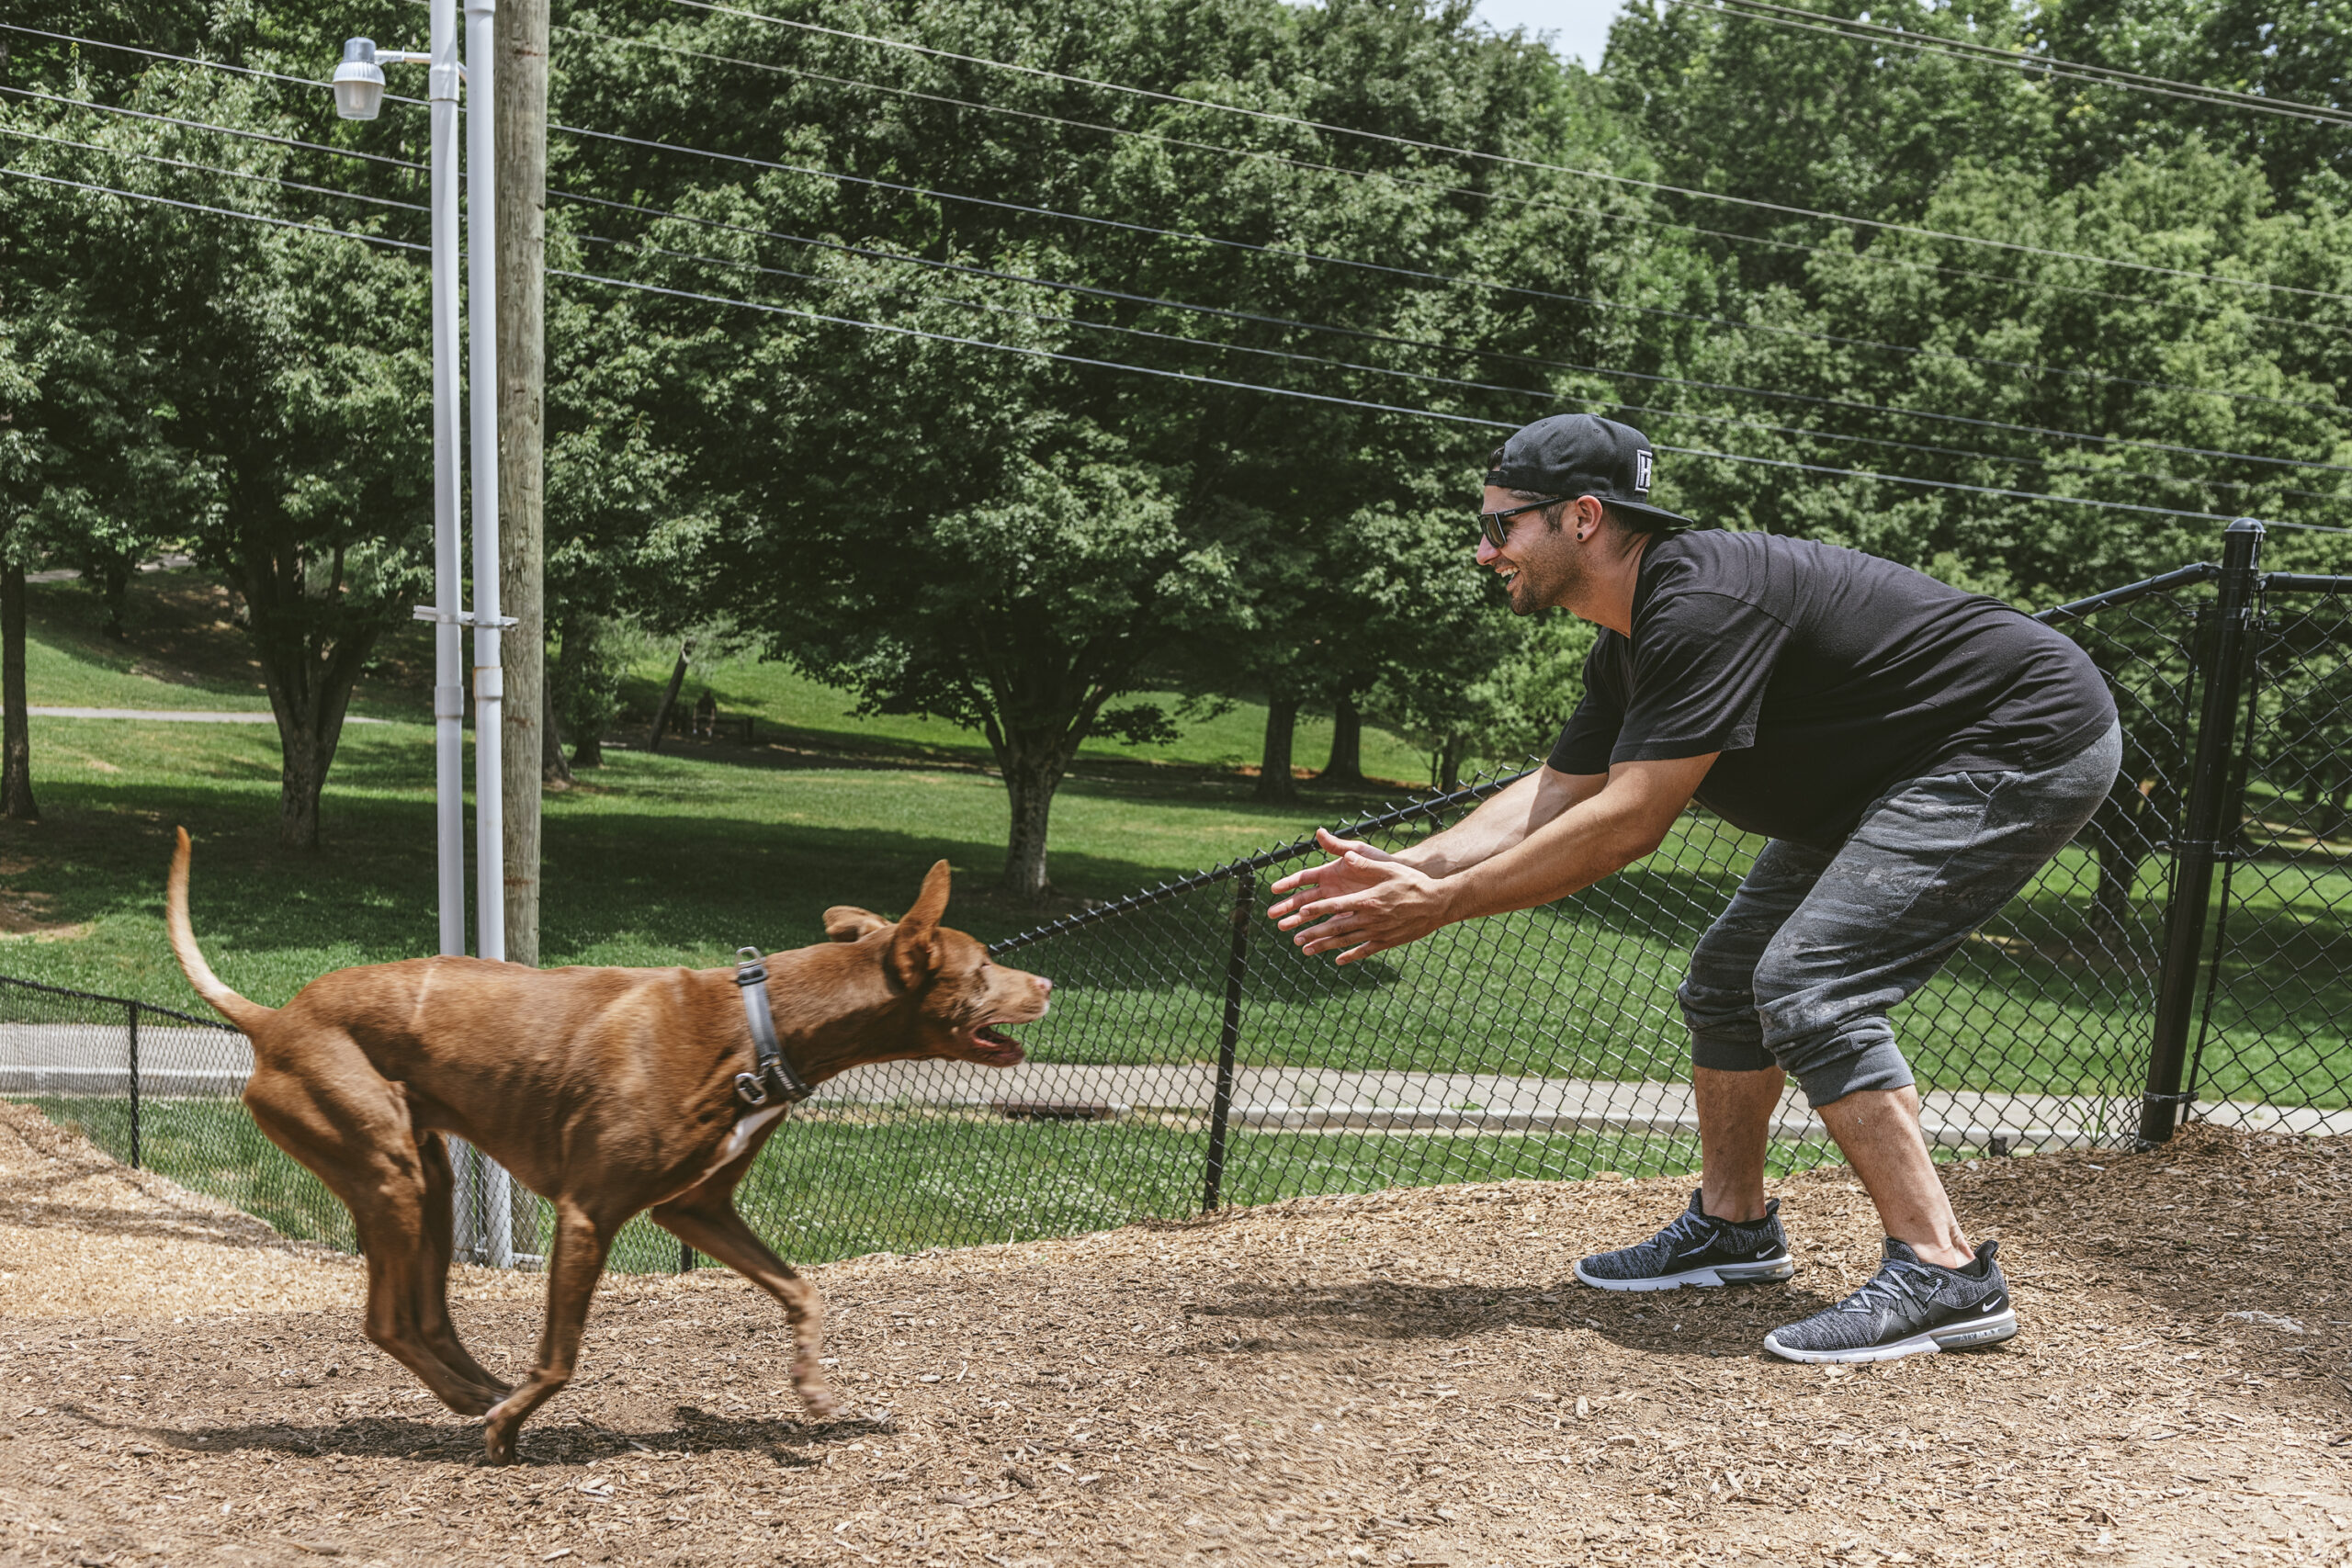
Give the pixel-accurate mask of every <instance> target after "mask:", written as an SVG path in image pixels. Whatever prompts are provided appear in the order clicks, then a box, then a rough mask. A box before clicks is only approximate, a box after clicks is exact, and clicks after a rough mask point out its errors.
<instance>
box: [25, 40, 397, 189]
mask: <svg viewBox="0 0 2352 1568" xmlns="http://www.w3.org/2000/svg"><path fill="white" fill-rule="evenodd" d="M199 63H201V62H199ZM0 93H8V94H13V95H14V96H17V97H20V98H39V99H40V100H41V101H42V102H43V103H51V104H62V105H64V106H65V107H68V108H76V109H96V110H97V111H98V112H99V113H100V114H112V115H122V116H125V117H126V118H130V119H147V120H154V121H156V122H158V123H159V124H163V125H178V126H185V127H187V129H188V130H217V131H219V132H220V134H221V135H223V136H237V137H243V139H244V140H245V141H266V142H269V143H271V144H272V145H274V146H278V147H298V148H300V149H301V150H302V151H303V152H325V153H329V154H331V155H333V156H334V157H337V158H357V159H360V160H362V161H363V162H366V163H369V164H384V165H385V166H387V167H388V168H394V169H410V170H413V171H415V172H416V173H418V174H423V173H424V164H412V163H410V162H409V161H408V160H407V159H405V158H388V157H386V156H385V155H384V154H383V153H381V152H358V151H357V150H356V149H354V148H350V147H330V146H328V145H326V144H325V143H324V142H321V141H299V140H297V139H296V138H294V137H291V136H272V135H270V134H269V133H268V132H267V131H262V130H239V129H238V128H237V127H235V126H232V125H215V124H213V123H212V122H211V121H210V120H203V119H182V118H179V117H178V116H176V115H168V114H155V113H153V112H152V111H150V110H147V109H133V108H125V107H123V106H122V105H120V104H101V103H95V102H92V101H91V100H90V99H88V98H61V97H59V96H57V95H56V94H54V93H43V92H39V91H36V90H35V89H33V88H30V87H10V86H6V85H0Z"/></svg>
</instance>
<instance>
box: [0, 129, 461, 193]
mask: <svg viewBox="0 0 2352 1568" xmlns="http://www.w3.org/2000/svg"><path fill="white" fill-rule="evenodd" d="M0 136H21V137H23V138H25V139H26V140H28V141H46V142H48V143H50V145H51V146H53V147H78V148H80V149H82V150H83V151H84V152H103V153H106V154H107V156H109V157H114V158H137V159H139V160H140V161H141V162H142V163H148V164H164V166H165V167H167V168H174V169H189V170H194V171H198V172H200V173H203V174H208V175H227V176H228V177H229V178H231V179H232V180H258V181H260V182H261V183H262V184H264V185H273V186H284V187H285V188H287V189H288V190H304V191H309V192H311V194H312V195H315V196H339V197H344V198H345V200H348V201H365V202H371V203H373V204H374V205H376V206H378V207H397V208H400V209H402V210H403V211H407V212H429V211H431V210H432V209H430V208H428V207H426V206H424V204H423V203H422V202H414V201H395V200H393V199H392V198H391V197H385V196H366V195H362V194H361V193H360V192H358V191H356V190H344V189H342V188H340V187H338V186H314V185H306V184H304V183H303V182H302V181H300V180H288V179H280V178H278V177H277V175H256V174H250V173H247V172H246V171H245V170H243V169H224V168H222V167H220V165H219V164H194V163H190V162H188V161H187V159H185V158H166V157H164V155H163V154H162V153H160V152H131V151H130V150H129V149H127V148H122V147H108V146H106V145H105V144H103V143H101V142H96V141H67V140H66V139H65V138H63V137H62V136H43V135H41V134H40V132H39V131H35V130H19V129H18V128H17V127H16V126H13V125H0Z"/></svg>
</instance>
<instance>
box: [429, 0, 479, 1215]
mask: <svg viewBox="0 0 2352 1568" xmlns="http://www.w3.org/2000/svg"><path fill="white" fill-rule="evenodd" d="M428 14H429V15H430V17H432V45H431V48H432V79H431V85H430V88H429V94H428V96H429V97H430V100H431V103H432V116H433V163H432V169H433V175H432V178H433V197H432V200H433V616H434V621H433V805H434V824H435V854H436V859H437V866H436V869H437V871H438V882H439V887H440V924H441V951H442V952H443V953H449V954H454V955H458V956H463V954H464V953H465V951H466V795H465V790H466V736H465V714H466V706H465V700H466V694H465V679H466V667H465V641H464V633H463V631H462V628H461V624H460V623H461V620H462V616H463V613H464V609H465V574H464V567H463V559H464V555H463V545H462V540H461V538H460V535H459V527H460V525H459V522H458V461H459V458H460V457H461V456H462V455H463V453H464V451H465V425H464V421H463V411H462V410H461V408H460V407H459V401H458V399H459V392H458V346H459V344H458V335H459V334H458V319H459V316H460V314H461V311H462V309H463V307H462V303H461V300H460V297H459V294H458V250H459V245H458V92H459V82H460V81H461V76H460V70H459V66H458V26H457V12H456V0H442V3H440V4H436V5H434V6H430V7H429V8H428ZM451 1143H452V1145H453V1146H452V1147H451V1148H450V1150H449V1156H450V1159H449V1163H450V1166H451V1168H452V1171H453V1174H454V1176H455V1178H456V1190H455V1191H454V1192H453V1193H452V1194H451V1198H452V1207H453V1208H454V1209H455V1210H456V1213H455V1215H454V1216H453V1217H454V1218H455V1220H456V1223H457V1224H456V1228H457V1245H458V1254H459V1256H461V1257H462V1256H465V1255H467V1254H469V1253H470V1254H473V1255H475V1256H477V1257H479V1256H481V1254H482V1253H483V1252H484V1251H485V1250H486V1248H485V1247H484V1241H485V1237H484V1235H483V1232H484V1231H485V1230H486V1229H487V1228H489V1227H488V1226H487V1225H486V1224H484V1223H483V1216H484V1214H485V1210H486V1208H487V1205H486V1204H485V1203H484V1201H483V1200H484V1199H485V1198H486V1197H487V1194H486V1193H485V1192H484V1191H483V1190H482V1188H483V1186H484V1185H485V1184H484V1183H483V1182H482V1181H481V1174H482V1173H481V1167H482V1166H483V1165H485V1164H486V1163H487V1162H486V1161H485V1160H483V1158H482V1157H481V1155H480V1154H479V1153H477V1152H476V1151H475V1150H474V1149H473V1148H471V1147H470V1146H469V1145H466V1144H465V1143H463V1142H461V1141H458V1140H455V1139H453V1140H451Z"/></svg>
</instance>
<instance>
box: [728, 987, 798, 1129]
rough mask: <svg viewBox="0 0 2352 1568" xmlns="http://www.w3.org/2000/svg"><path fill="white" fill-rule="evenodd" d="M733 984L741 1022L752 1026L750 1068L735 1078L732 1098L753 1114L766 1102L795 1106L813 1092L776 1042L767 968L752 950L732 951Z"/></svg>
mask: <svg viewBox="0 0 2352 1568" xmlns="http://www.w3.org/2000/svg"><path fill="white" fill-rule="evenodd" d="M735 984H736V986H737V987H738V988H740V989H741V991H742V993H743V1020H744V1021H745V1022H747V1023H749V1024H750V1025H751V1026H752V1054H753V1068H752V1071H751V1072H748V1073H737V1074H736V1075H735V1098H736V1099H738V1100H741V1101H742V1102H743V1103H744V1104H745V1105H746V1106H747V1107H749V1108H750V1109H752V1110H753V1111H757V1110H758V1109H760V1107H762V1106H763V1105H765V1104H767V1103H768V1102H769V1101H770V1100H782V1101H783V1102H784V1103H785V1104H786V1105H797V1104H799V1103H800V1102H801V1101H802V1100H806V1099H808V1098H809V1096H810V1095H812V1094H814V1093H816V1092H817V1091H816V1090H815V1089H811V1088H810V1087H809V1085H807V1084H805V1083H803V1082H801V1081H800V1075H799V1074H798V1073H796V1072H794V1071H793V1070H792V1064H791V1063H790V1062H789V1061H787V1060H786V1059H785V1055H784V1047H783V1046H782V1045H780V1044H778V1043H776V1038H775V1015H774V1014H772V1013H770V1012H769V1011H768V966H767V965H766V964H763V963H762V962H761V960H760V950H759V949H758V948H756V947H739V948H737V949H736V950H735Z"/></svg>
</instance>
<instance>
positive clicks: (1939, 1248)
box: [1911, 1241, 1976, 1269]
mask: <svg viewBox="0 0 2352 1568" xmlns="http://www.w3.org/2000/svg"><path fill="white" fill-rule="evenodd" d="M1911 1255H1912V1256H1913V1257H1914V1258H1917V1259H1918V1260H1919V1261H1920V1262H1922V1263H1932V1264H1934V1265H1935V1266H1936V1267H1937V1268H1939V1269H1965V1268H1967V1267H1968V1266H1969V1265H1970V1264H1972V1263H1973V1262H1975V1261H1976V1252H1975V1249H1974V1248H1973V1247H1966V1246H1962V1245H1956V1244H1954V1243H1952V1242H1949V1241H1945V1242H1918V1241H1915V1242H1913V1243H1912V1244H1911Z"/></svg>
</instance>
